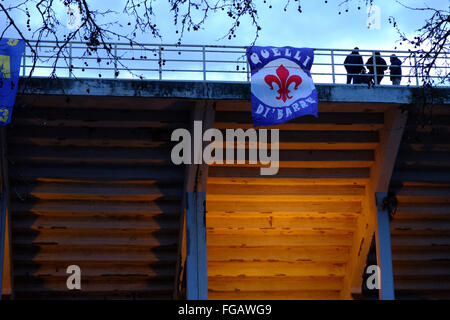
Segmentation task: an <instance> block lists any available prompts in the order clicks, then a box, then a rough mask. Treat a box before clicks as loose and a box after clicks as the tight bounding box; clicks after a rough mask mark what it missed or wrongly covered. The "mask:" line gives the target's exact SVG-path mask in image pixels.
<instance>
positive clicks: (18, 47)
mask: <svg viewBox="0 0 450 320" xmlns="http://www.w3.org/2000/svg"><path fill="white" fill-rule="evenodd" d="M24 50H25V42H24V41H23V40H18V39H8V38H2V39H0V126H6V125H7V124H8V123H10V122H11V116H12V111H13V107H14V103H15V101H16V94H17V89H18V88H19V74H20V59H21V58H22V55H23V51H24Z"/></svg>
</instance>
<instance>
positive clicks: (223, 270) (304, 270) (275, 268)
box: [208, 261, 345, 277]
mask: <svg viewBox="0 0 450 320" xmlns="http://www.w3.org/2000/svg"><path fill="white" fill-rule="evenodd" d="M344 273H345V268H344V264H339V263H329V262H311V261H298V262H275V261H274V262H260V261H253V262H245V261H244V262H241V261H230V262H227V263H226V264H224V263H222V262H214V261H210V262H208V277H213V276H216V277H220V276H224V277H238V276H246V277H254V276H263V277H270V276H285V277H302V276H343V275H344Z"/></svg>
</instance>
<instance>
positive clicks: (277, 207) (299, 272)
mask: <svg viewBox="0 0 450 320" xmlns="http://www.w3.org/2000/svg"><path fill="white" fill-rule="evenodd" d="M386 108H387V106H385V105H375V104H367V105H361V104H339V103H336V104H331V103H320V104H319V119H316V118H314V117H308V116H307V117H302V118H299V119H295V120H293V121H291V122H290V123H288V124H282V125H279V126H275V127H268V129H270V128H278V129H280V162H279V165H280V169H279V172H278V174H277V175H275V176H261V175H259V167H258V166H257V165H256V166H255V165H249V164H235V165H220V164H213V165H211V166H210V169H209V177H208V187H207V202H206V205H207V214H206V227H207V245H208V255H207V257H208V286H209V298H210V299H339V298H341V291H342V290H343V279H344V276H345V272H346V271H347V269H346V268H347V264H348V262H349V261H348V260H349V254H350V250H351V247H352V245H353V234H354V232H355V228H356V221H357V219H358V217H359V215H360V214H361V210H362V202H363V201H364V199H365V197H366V190H365V188H366V184H367V182H368V178H369V174H370V173H369V171H370V167H371V166H372V164H373V160H374V150H375V149H376V147H377V146H378V141H379V137H378V130H379V129H380V128H382V127H383V123H384V111H385V110H386ZM249 111H250V107H249V103H248V102H239V101H218V102H217V104H216V121H215V128H218V129H222V130H224V129H231V128H244V129H245V128H251V127H252V124H251V114H250V112H249ZM246 148H247V149H248V145H247V146H246Z"/></svg>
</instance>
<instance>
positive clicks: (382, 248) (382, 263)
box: [375, 192, 395, 300]
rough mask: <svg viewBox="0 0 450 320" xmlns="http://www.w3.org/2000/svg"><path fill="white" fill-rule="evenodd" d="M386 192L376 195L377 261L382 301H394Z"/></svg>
mask: <svg viewBox="0 0 450 320" xmlns="http://www.w3.org/2000/svg"><path fill="white" fill-rule="evenodd" d="M386 196H387V194H386V193H385V192H377V193H376V194H375V197H376V203H377V226H376V230H375V237H376V245H377V261H378V266H379V267H380V274H379V277H380V281H379V283H380V290H379V298H380V300H394V299H395V294H394V274H393V270H392V251H391V227H390V221H389V213H388V211H387V210H383V209H382V203H383V199H384V198H385V197H386Z"/></svg>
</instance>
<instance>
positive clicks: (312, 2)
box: [0, 0, 450, 50]
mask: <svg viewBox="0 0 450 320" xmlns="http://www.w3.org/2000/svg"><path fill="white" fill-rule="evenodd" d="M30 2H32V3H35V2H36V1H30ZM56 2H58V1H56ZM61 2H62V1H60V2H58V6H59V7H58V6H55V10H56V12H57V13H58V15H59V18H60V21H61V23H62V25H61V26H60V29H59V30H60V32H61V34H63V33H66V32H67V31H68V30H67V27H66V21H67V18H68V15H67V9H66V8H64V7H63V5H62V4H61ZM258 2H259V5H258V8H259V9H258V15H259V19H260V25H261V26H262V30H261V33H260V37H259V38H258V39H257V41H256V44H257V45H270V46H293V47H312V48H340V49H349V48H353V47H355V46H358V47H359V48H360V49H381V50H383V49H384V50H394V48H395V47H396V46H397V50H407V49H408V47H407V46H400V45H399V44H398V39H399V37H398V34H397V31H396V30H395V29H394V28H393V27H392V25H391V24H389V22H388V19H389V17H390V16H393V17H395V18H396V19H397V22H398V25H399V27H400V28H401V30H402V31H403V32H405V33H406V34H407V35H412V34H413V33H414V31H415V30H416V29H418V28H419V27H421V26H423V24H424V21H425V19H426V18H427V17H428V16H430V14H431V13H430V12H424V11H413V10H409V9H407V8H405V7H404V6H402V5H401V4H400V3H399V2H398V1H396V0H375V1H374V4H375V5H376V6H377V7H378V8H379V13H380V24H379V25H376V26H374V27H372V28H368V26H367V22H368V13H367V7H366V5H365V1H364V0H353V1H350V3H349V4H344V5H341V6H340V5H339V4H340V3H342V2H343V1H342V0H328V1H325V0H302V1H301V4H302V11H303V12H302V13H299V12H298V11H297V2H296V1H293V0H291V4H290V6H289V7H288V10H287V11H286V12H284V11H283V8H284V5H285V3H286V1H284V0H283V1H282V0H279V1H278V0H277V1H275V0H274V1H269V0H268V1H267V3H266V4H264V3H263V0H260V1H259V0H258ZM326 2H327V3H326ZM400 2H401V3H403V4H405V5H408V6H410V7H434V8H443V9H447V10H448V9H449V7H450V0H426V1H424V0H403V1H400ZM3 3H5V4H6V5H7V4H8V3H14V2H13V1H12V0H6V1H5V2H3ZM124 3H125V1H111V0H96V1H89V4H91V5H92V7H93V8H97V9H101V10H105V9H106V8H107V9H110V10H113V11H115V12H116V13H112V14H110V15H109V18H108V20H109V21H110V20H117V21H118V22H119V23H121V24H122V25H124V26H126V25H127V23H128V22H129V21H130V18H129V17H128V16H126V15H125V14H124V13H123V5H124ZM155 3H156V4H155V14H156V16H155V23H156V24H157V25H158V26H159V28H160V30H161V34H162V35H163V40H162V41H161V40H159V39H157V38H154V37H153V36H151V35H148V34H145V35H143V34H139V33H138V34H137V37H136V40H137V41H139V42H144V43H164V44H175V43H176V42H177V41H178V35H177V34H176V33H175V30H176V28H175V27H174V25H173V19H172V15H171V13H170V12H169V11H170V10H169V6H168V3H167V1H165V0H157V1H155ZM268 5H272V9H269V8H268ZM358 6H360V7H361V8H360V10H358ZM30 10H31V11H30V13H31V16H32V17H33V16H35V12H33V6H30ZM346 10H348V12H346ZM374 10H378V9H377V8H375V9H374ZM339 12H341V14H339ZM13 14H14V16H15V17H16V19H17V21H18V23H19V25H20V26H22V27H23V29H26V28H25V25H26V16H25V14H24V13H21V12H18V11H15V12H14V13H13ZM0 17H1V18H0V19H1V20H0V25H1V24H3V26H6V21H5V20H6V19H5V18H4V16H2V15H1V14H0ZM229 23H230V19H229V18H228V17H227V16H226V13H225V12H223V11H221V12H218V13H216V14H210V16H209V19H208V20H207V22H206V24H205V25H204V28H203V29H202V30H199V31H196V32H193V31H191V32H187V33H185V35H184V38H183V40H182V43H183V44H205V45H237V46H247V45H249V44H251V43H252V41H253V40H254V36H255V28H254V27H253V26H252V25H251V22H250V20H249V19H248V18H247V19H245V18H244V19H243V20H242V21H241V26H240V27H239V28H238V33H237V37H236V38H232V40H228V39H221V38H222V37H223V36H224V35H225V34H226V31H227V30H228V28H229V26H230V25H229ZM37 27H39V21H38V19H31V28H32V29H33V30H35V29H36V28H37ZM115 28H116V30H117V31H118V32H121V33H125V30H124V29H121V28H120V27H119V26H116V27H115ZM25 34H26V36H27V37H29V38H33V37H32V35H31V33H27V32H26V33H25ZM6 36H7V37H16V36H17V33H16V32H14V31H13V30H12V29H9V30H8V32H7V33H6ZM112 41H117V39H113V40H112Z"/></svg>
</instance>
